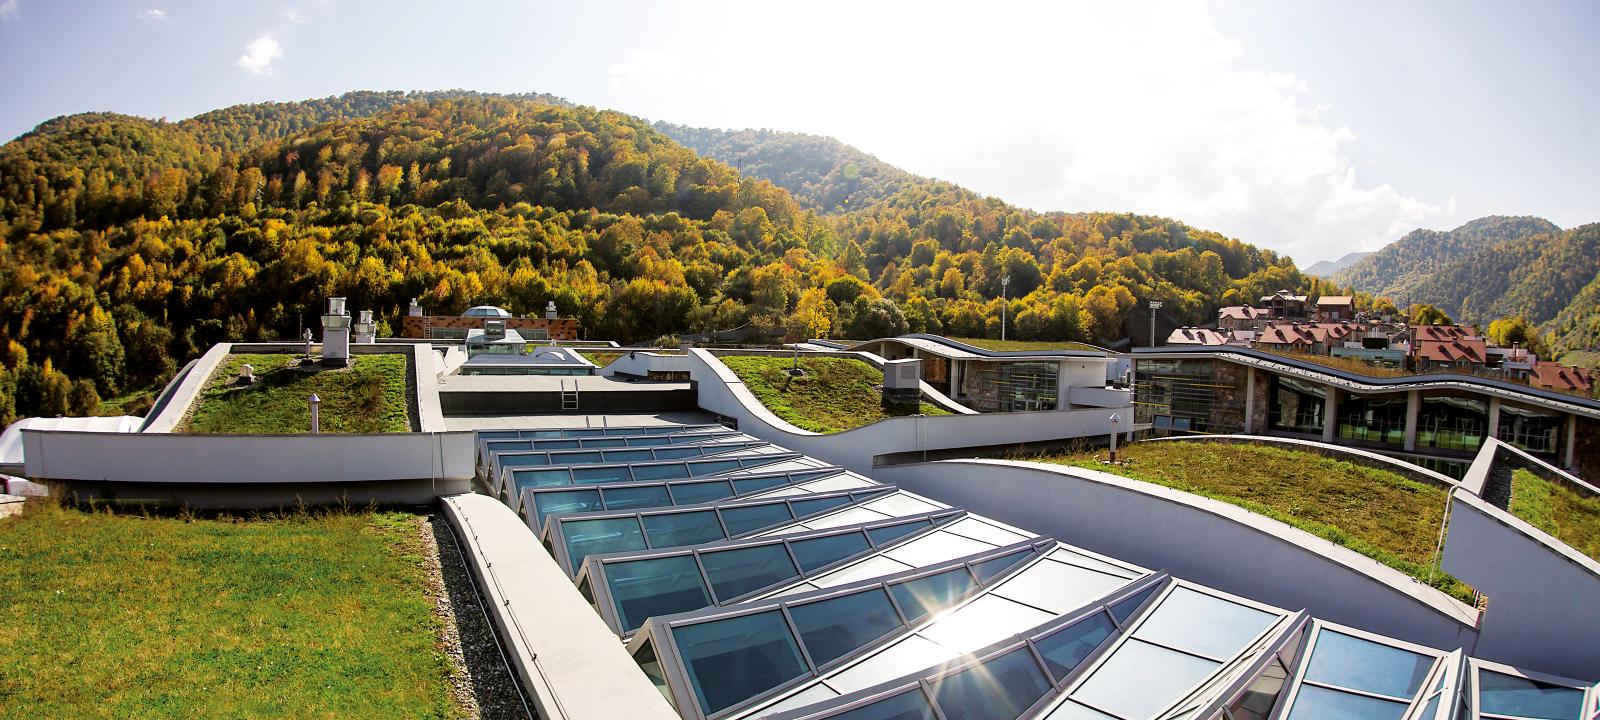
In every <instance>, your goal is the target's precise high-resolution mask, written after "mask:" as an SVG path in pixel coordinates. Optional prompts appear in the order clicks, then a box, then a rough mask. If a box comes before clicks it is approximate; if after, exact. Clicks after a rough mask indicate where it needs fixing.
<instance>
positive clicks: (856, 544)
mask: <svg viewBox="0 0 1600 720" xmlns="http://www.w3.org/2000/svg"><path fill="white" fill-rule="evenodd" d="M871 549H872V544H871V543H869V542H867V535H866V533H863V532H853V533H846V534H843V535H828V536H824V537H818V538H810V539H807V540H796V541H794V542H792V543H790V544H789V550H790V551H791V552H793V553H794V559H795V560H796V561H797V562H799V563H800V570H801V571H802V572H811V571H813V570H816V569H818V568H822V567H826V566H828V565H831V564H833V563H836V562H839V561H840V560H844V559H845V558H848V557H850V556H852V555H857V554H860V553H863V552H866V551H868V550H871Z"/></svg>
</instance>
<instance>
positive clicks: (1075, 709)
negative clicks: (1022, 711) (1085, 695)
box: [1044, 700, 1121, 720]
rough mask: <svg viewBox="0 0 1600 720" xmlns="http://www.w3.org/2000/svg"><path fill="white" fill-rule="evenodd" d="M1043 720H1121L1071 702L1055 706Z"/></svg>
mask: <svg viewBox="0 0 1600 720" xmlns="http://www.w3.org/2000/svg"><path fill="white" fill-rule="evenodd" d="M1044 720H1121V718H1115V717H1112V716H1110V715H1107V714H1105V713H1103V712H1100V711H1099V710H1094V709H1091V708H1089V707H1086V706H1083V705H1079V704H1078V703H1075V702H1073V701H1071V700H1068V701H1066V702H1063V703H1061V704H1060V705H1057V706H1056V708H1055V709H1054V710H1051V711H1050V714H1049V715H1046V716H1044Z"/></svg>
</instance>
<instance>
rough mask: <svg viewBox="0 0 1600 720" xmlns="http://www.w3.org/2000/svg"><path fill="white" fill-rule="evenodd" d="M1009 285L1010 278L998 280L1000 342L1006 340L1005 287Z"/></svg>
mask: <svg viewBox="0 0 1600 720" xmlns="http://www.w3.org/2000/svg"><path fill="white" fill-rule="evenodd" d="M1010 284H1011V276H1010V275H1005V276H1002V277H1001V278H1000V340H1001V341H1004V340H1005V339H1006V286H1007V285H1010Z"/></svg>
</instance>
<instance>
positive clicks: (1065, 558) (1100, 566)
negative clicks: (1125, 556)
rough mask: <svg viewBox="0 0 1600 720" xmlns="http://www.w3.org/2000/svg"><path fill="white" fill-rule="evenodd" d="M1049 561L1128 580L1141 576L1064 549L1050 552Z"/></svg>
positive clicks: (1121, 567) (1124, 568) (1060, 548)
mask: <svg viewBox="0 0 1600 720" xmlns="http://www.w3.org/2000/svg"><path fill="white" fill-rule="evenodd" d="M1050 559H1051V560H1058V561H1060V562H1064V563H1067V564H1068V565H1077V566H1078V567H1083V568H1089V569H1090V570H1099V571H1100V572H1103V573H1109V574H1111V575H1118V576H1121V577H1125V578H1128V579H1130V580H1131V579H1133V578H1134V577H1137V576H1138V575H1140V574H1141V573H1139V572H1137V571H1134V570H1130V569H1128V568H1126V567H1123V566H1121V565H1116V564H1113V563H1109V562H1106V561H1104V560H1101V559H1099V558H1096V557H1091V556H1089V555H1086V554H1084V553H1081V552H1073V551H1071V550H1068V549H1066V548H1064V547H1057V548H1056V549H1054V550H1051V551H1050Z"/></svg>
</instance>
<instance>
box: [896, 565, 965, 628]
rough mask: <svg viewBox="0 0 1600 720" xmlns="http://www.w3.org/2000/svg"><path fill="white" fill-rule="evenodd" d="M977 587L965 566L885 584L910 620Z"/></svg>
mask: <svg viewBox="0 0 1600 720" xmlns="http://www.w3.org/2000/svg"><path fill="white" fill-rule="evenodd" d="M977 586H978V581H977V580H974V579H973V578H972V573H970V572H967V569H966V568H965V567H958V568H955V569H953V570H946V571H944V572H940V573H935V574H933V575H928V576H925V577H920V578H917V579H915V580H907V581H905V582H901V583H896V584H894V585H890V586H889V592H891V593H894V599H895V602H897V603H899V604H900V609H901V610H902V611H904V612H905V614H906V619H907V620H908V621H910V622H912V623H915V622H916V621H918V620H920V619H922V618H923V617H925V616H927V615H929V614H931V613H935V612H938V611H939V610H942V609H944V608H945V607H946V606H948V605H950V604H951V603H953V602H955V601H956V599H957V598H959V597H961V596H962V595H965V594H966V593H967V592H969V591H970V590H972V589H973V588H975V587H977Z"/></svg>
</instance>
